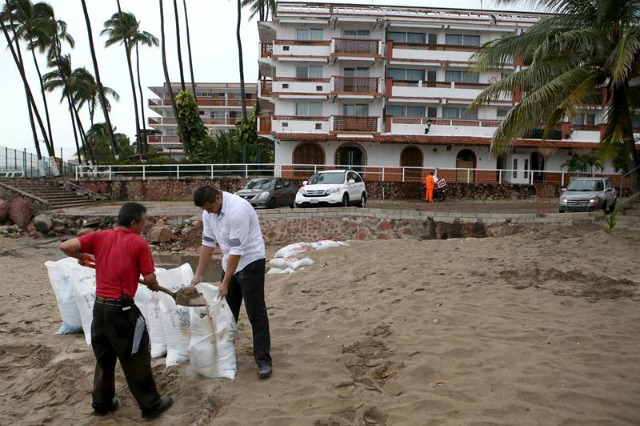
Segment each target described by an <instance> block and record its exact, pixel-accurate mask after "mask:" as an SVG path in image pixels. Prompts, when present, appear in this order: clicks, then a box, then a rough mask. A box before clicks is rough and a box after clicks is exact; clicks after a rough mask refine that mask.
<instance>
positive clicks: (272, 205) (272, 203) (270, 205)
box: [267, 198, 276, 209]
mask: <svg viewBox="0 0 640 426" xmlns="http://www.w3.org/2000/svg"><path fill="white" fill-rule="evenodd" d="M275 207H276V199H275V198H272V199H270V200H269V202H268V203H267V208H268V209H273V208H275Z"/></svg>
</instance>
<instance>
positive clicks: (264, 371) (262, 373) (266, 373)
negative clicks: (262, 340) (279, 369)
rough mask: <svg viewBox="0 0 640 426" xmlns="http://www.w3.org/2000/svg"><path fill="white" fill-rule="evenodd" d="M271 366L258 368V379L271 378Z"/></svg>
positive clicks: (265, 365)
mask: <svg viewBox="0 0 640 426" xmlns="http://www.w3.org/2000/svg"><path fill="white" fill-rule="evenodd" d="M271 373H272V370H271V366H270V365H267V364H263V365H260V366H258V377H259V378H261V379H268V378H269V377H271Z"/></svg>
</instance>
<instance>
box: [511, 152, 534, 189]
mask: <svg viewBox="0 0 640 426" xmlns="http://www.w3.org/2000/svg"><path fill="white" fill-rule="evenodd" d="M530 161H531V160H530V159H529V154H513V155H512V156H511V167H510V169H511V170H510V171H509V179H508V180H509V182H510V183H513V184H528V183H529V178H530V176H529V175H530V174H531V164H530Z"/></svg>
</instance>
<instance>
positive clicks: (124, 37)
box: [116, 0, 144, 159]
mask: <svg viewBox="0 0 640 426" xmlns="http://www.w3.org/2000/svg"><path fill="white" fill-rule="evenodd" d="M116 3H117V4H118V18H119V21H120V31H122V41H123V42H124V50H125V53H126V55H127V66H128V68H129V81H131V94H132V95H133V111H134V113H135V119H136V145H137V147H138V156H139V158H140V159H143V158H144V153H143V150H142V141H141V140H140V138H141V135H140V115H139V114H138V98H137V96H136V83H135V80H134V78H133V66H132V65H131V51H130V50H129V40H127V37H128V36H127V35H126V34H125V33H124V24H123V23H122V9H121V8H120V0H116Z"/></svg>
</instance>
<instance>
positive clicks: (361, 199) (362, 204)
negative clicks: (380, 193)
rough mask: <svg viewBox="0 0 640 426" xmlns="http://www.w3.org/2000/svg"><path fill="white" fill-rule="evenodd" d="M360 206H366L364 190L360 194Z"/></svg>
mask: <svg viewBox="0 0 640 426" xmlns="http://www.w3.org/2000/svg"><path fill="white" fill-rule="evenodd" d="M360 207H361V208H363V209H364V208H365V207H367V195H366V194H365V193H364V192H363V193H362V195H361V196H360Z"/></svg>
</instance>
